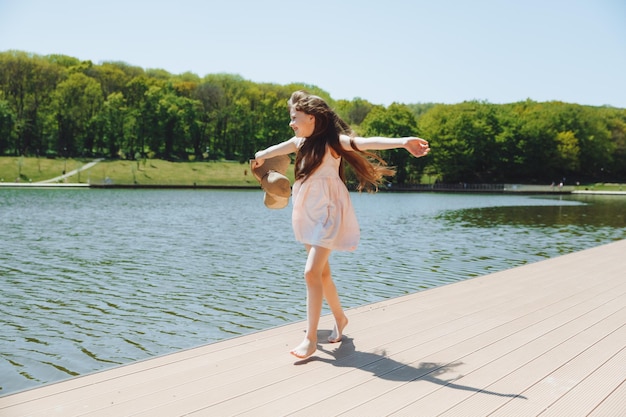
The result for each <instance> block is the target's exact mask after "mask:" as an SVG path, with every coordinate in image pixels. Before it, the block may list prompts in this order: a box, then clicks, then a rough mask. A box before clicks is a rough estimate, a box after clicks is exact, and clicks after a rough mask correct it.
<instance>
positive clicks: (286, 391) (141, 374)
mask: <svg viewBox="0 0 626 417" xmlns="http://www.w3.org/2000/svg"><path fill="white" fill-rule="evenodd" d="M625 253H626V240H624V241H620V242H615V243H612V244H609V245H604V246H601V247H598V248H593V249H589V250H586V251H583V252H578V253H574V254H570V255H565V256H561V257H558V258H554V259H550V260H546V261H542V262H537V263H534V264H530V265H526V266H523V267H519V268H515V269H511V270H508V271H501V272H498V273H495V274H490V275H487V276H484V277H479V278H475V279H471V280H468V281H463V282H459V283H455V284H450V285H447V286H444V287H439V288H435V289H431V290H428V291H423V292H420V293H416V294H410V295H407V296H404V297H398V298H395V299H391V300H386V301H383V302H380V303H375V304H372V305H367V306H362V307H358V308H355V309H351V310H349V311H348V314H349V317H350V320H351V322H350V325H349V327H348V329H347V330H348V333H347V335H346V338H345V340H344V341H343V342H342V343H341V344H332V345H331V344H328V343H326V344H324V343H321V344H320V351H319V352H318V353H317V354H316V355H315V357H314V358H312V359H310V360H307V361H304V362H303V363H300V364H297V365H294V360H293V358H292V357H291V356H290V355H288V353H287V352H288V350H289V348H290V347H292V346H293V345H294V344H296V343H297V342H299V340H300V338H301V337H302V334H303V333H302V332H303V330H304V323H303V322H299V323H293V324H289V325H286V326H281V327H277V328H273V329H268V330H266V331H262V332H258V333H254V334H250V335H246V336H242V337H237V338H233V339H229V340H225V341H223V342H218V343H213V344H210V345H206V346H200V347H198V348H195V349H189V350H186V351H181V352H177V353H174V354H171V355H166V356H162V357H158V358H153V359H149V360H145V361H141V362H137V363H133V364H130V365H126V366H122V367H118V368H114V369H110V370H107V371H103V372H98V373H95V374H91V375H85V376H82V377H78V378H74V379H70V380H68V381H63V382H60V383H57V384H51V385H48V386H44V387H41V388H38V389H33V390H29V391H25V392H22V393H16V394H13V395H7V396H4V397H0V415H1V416H3V417H12V416H20V417H23V416H46V417H48V416H63V417H71V416H90V417H96V416H111V415H115V416H127V415H135V416H151V417H153V416H157V417H158V416H167V417H171V416H179V415H198V416H204V415H220V416H221V415H235V414H238V415H255V416H265V415H267V416H278V415H288V414H293V415H320V414H322V415H326V414H332V415H340V414H341V413H344V415H359V416H368V415H390V414H392V413H394V412H395V413H396V414H397V415H420V416H429V415H436V414H437V413H441V412H446V413H447V414H448V415H463V416H466V417H468V416H482V415H485V414H487V413H489V412H495V413H496V414H498V413H500V415H534V414H533V413H538V412H540V411H539V410H541V411H543V410H550V409H552V410H559V409H560V408H559V407H561V409H562V410H565V411H567V412H569V411H570V408H568V406H569V405H570V404H575V403H576V404H578V405H581V407H582V408H580V409H585V410H587V412H591V413H595V415H596V416H604V415H611V414H610V412H612V411H613V410H616V409H617V410H620V409H622V408H623V405H624V398H625V395H624V390H625V388H624V385H625V384H624V377H625V376H624V374H623V372H624V371H623V368H620V364H623V363H624V361H623V359H624V358H623V356H622V355H623V350H624V344H625V342H624V339H625V336H624V334H623V332H624V329H623V326H624V322H626V317H625V316H624V314H625V308H626V282H625V281H624V271H626V257H624V254H625ZM331 327H332V320H331V318H330V317H323V318H322V321H321V328H322V329H324V330H322V331H320V339H322V338H324V337H326V336H327V335H328V332H329V330H327V329H330V328H331ZM620 377H621V379H620ZM562 380H572V381H573V380H576V381H577V382H576V383H575V384H574V385H572V386H571V387H570V386H568V387H569V388H568V390H566V391H559V390H554V384H552V385H550V383H551V382H552V383H554V382H555V381H562ZM592 388H593V389H592ZM517 394H521V395H524V396H525V397H526V399H524V398H521V397H514V395H517ZM572 398H575V399H576V401H573V400H572ZM605 412H606V413H608V414H604V413H605ZM528 413H530V414H528ZM565 415H568V414H565Z"/></svg>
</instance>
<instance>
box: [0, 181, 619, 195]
mask: <svg viewBox="0 0 626 417" xmlns="http://www.w3.org/2000/svg"><path fill="white" fill-rule="evenodd" d="M0 188H81V189H85V188H86V189H163V190H166V189H181V190H182V189H189V190H193V189H196V190H260V189H261V188H260V186H258V185H207V184H200V185H198V184H169V185H167V184H87V183H50V182H36V183H32V182H31V183H24V182H0ZM379 191H380V192H391V193H420V192H435V193H442V192H443V193H446V192H447V193H470V194H476V193H478V194H481V193H482V194H525V195H532V194H535V195H536V194H549V195H568V194H582V195H584V194H588V195H623V196H626V191H608V190H607V191H602V190H600V191H595V190H576V189H573V187H567V188H566V187H564V188H563V189H557V190H554V189H550V187H545V186H526V185H515V186H508V185H507V186H494V187H491V188H484V187H450V188H448V187H432V186H421V187H406V188H381V189H380V190H379Z"/></svg>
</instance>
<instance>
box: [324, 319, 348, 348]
mask: <svg viewBox="0 0 626 417" xmlns="http://www.w3.org/2000/svg"><path fill="white" fill-rule="evenodd" d="M347 325H348V318H347V317H346V316H343V318H342V319H341V320H338V321H337V324H335V328H334V329H333V331H332V333H331V334H330V336H328V341H329V342H330V343H337V342H340V341H341V338H342V337H343V329H345V328H346V326H347Z"/></svg>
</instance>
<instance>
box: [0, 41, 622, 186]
mask: <svg viewBox="0 0 626 417" xmlns="http://www.w3.org/2000/svg"><path fill="white" fill-rule="evenodd" d="M296 89H305V90H307V91H309V92H311V93H314V94H318V95H320V96H322V97H324V98H325V99H326V100H328V102H329V103H330V104H331V106H332V107H333V108H335V110H336V111H337V112H338V113H339V114H340V115H341V116H342V117H343V118H344V119H345V120H346V121H347V122H348V123H350V125H351V126H352V127H353V128H354V130H355V131H356V132H357V133H358V134H359V135H363V136H377V135H380V136H408V135H419V136H421V137H424V138H426V139H428V140H429V141H430V144H431V148H432V153H431V155H429V156H428V157H426V158H420V159H415V158H411V157H409V155H408V153H407V152H405V151H400V150H392V151H385V152H382V154H383V157H384V158H385V159H386V160H387V161H388V162H389V164H390V165H393V166H395V167H396V169H397V175H396V176H395V177H394V178H393V179H392V181H393V182H395V183H398V184H412V183H419V182H420V181H421V180H422V178H424V175H425V174H426V175H428V176H429V178H437V179H438V180H439V181H443V182H482V183H497V182H527V183H531V182H539V183H549V182H552V181H560V180H561V179H562V178H567V180H568V182H573V181H623V180H625V179H626V109H619V108H614V107H608V106H603V107H593V106H584V105H579V104H572V103H563V102H541V103H540V102H535V101H532V100H527V101H523V102H518V103H511V104H491V103H488V102H481V101H468V102H463V103H459V104H435V103H426V104H424V103H419V104H399V103H394V104H391V105H389V106H381V105H376V104H373V103H370V102H368V101H367V100H365V99H361V98H355V99H353V100H333V99H332V98H331V97H330V95H329V94H328V93H327V92H326V91H324V90H323V89H321V88H319V87H317V86H314V85H306V84H289V85H277V84H270V83H255V82H252V81H248V80H245V79H243V78H242V77H240V76H238V75H233V74H209V75H206V76H204V77H200V76H198V75H196V74H193V73H184V74H170V73H168V72H167V71H165V70H161V69H143V68H140V67H137V66H131V65H128V64H126V63H123V62H103V63H100V64H93V63H92V62H90V61H80V60H79V59H77V58H73V57H70V56H66V55H46V56H41V55H35V54H30V53H26V52H21V51H7V52H2V53H0V156H7V155H16V156H17V155H24V156H38V157H50V158H55V157H61V158H63V157H74V158H77V157H85V158H87V157H105V158H123V159H139V158H162V159H166V160H170V161H189V160H194V161H205V160H221V159H228V160H239V161H242V162H243V161H246V160H247V159H248V158H250V157H251V156H253V155H254V152H255V151H256V150H258V149H261V148H264V147H267V146H269V145H272V144H274V143H277V142H279V141H282V140H284V139H287V138H289V137H290V136H291V135H292V132H291V130H290V128H289V126H288V122H289V117H288V112H287V107H286V102H287V99H288V98H289V96H290V94H291V93H292V92H293V91H294V90H296Z"/></svg>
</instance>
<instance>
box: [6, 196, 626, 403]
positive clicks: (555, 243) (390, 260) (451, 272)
mask: <svg viewBox="0 0 626 417" xmlns="http://www.w3.org/2000/svg"><path fill="white" fill-rule="evenodd" d="M352 199H353V203H354V206H355V209H356V211H357V216H358V218H359V221H360V224H361V231H362V240H361V243H360V245H359V248H358V249H357V251H356V252H353V253H334V254H333V255H332V257H331V268H332V270H333V275H334V278H335V281H336V284H337V287H338V289H339V292H340V295H341V296H342V301H343V304H344V306H345V307H348V308H349V307H353V306H358V305H364V304H368V303H372V302H376V301H380V300H383V299H386V298H390V297H396V296H400V295H403V294H407V293H412V292H416V291H420V290H424V289H428V288H432V287H436V286H440V285H444V284H448V283H452V282H456V281H460V280H464V279H468V278H471V277H476V276H480V275H485V274H488V273H492V272H496V271H500V270H503V269H508V268H512V267H516V266H520V265H524V264H528V263H531V262H536V261H539V260H542V259H546V258H550V257H555V256H558V255H563V254H566V253H570V252H574V251H578V250H582V249H586V248H589V247H593V246H598V245H600V244H603V243H608V242H611V241H614V240H618V239H624V238H626V219H625V216H626V198H625V197H619V196H579V197H574V196H567V197H565V196H522V195H484V194H437V193H406V194H403V193H398V194H396V193H379V194H376V195H369V194H356V193H355V194H352ZM0 238H1V240H0V242H2V243H1V244H2V250H1V251H0V324H1V332H0V395H5V394H7V393H10V392H14V391H18V390H22V389H27V388H31V387H36V386H39V385H41V384H44V383H48V382H52V381H58V380H61V379H66V378H69V377H71V376H75V375H79V374H84V373H89V372H94V371H97V370H102V369H106V368H110V367H113V366H117V365H120V364H125V363H129V362H132V361H136V360H140V359H145V358H148V357H153V356H156V355H162V354H166V353H170V352H173V351H176V350H180V349H184V348H190V347H193V346H198V345H202V344H206V343H211V342H215V341H218V340H223V339H225V338H230V337H234V336H237V335H242V334H246V333H250V332H254V331H258V330H262V329H267V328H270V327H275V326H278V325H282V324H285V323H289V322H294V321H299V320H304V318H305V309H304V301H305V287H304V283H303V279H302V270H303V267H304V260H305V252H304V249H303V248H302V247H301V245H300V244H298V243H296V242H295V241H294V238H293V234H292V231H291V212H290V208H287V209H284V210H279V211H273V210H268V209H266V208H265V207H264V206H263V203H262V193H261V192H260V191H252V190H251V191H229V190H219V191H217V190H84V189H54V190H50V189H0ZM590 278H592V277H590ZM327 312H328V311H327V310H325V313H327ZM348 331H349V329H348ZM296 337H297V335H294V342H296V341H297V339H295V338H296Z"/></svg>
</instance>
